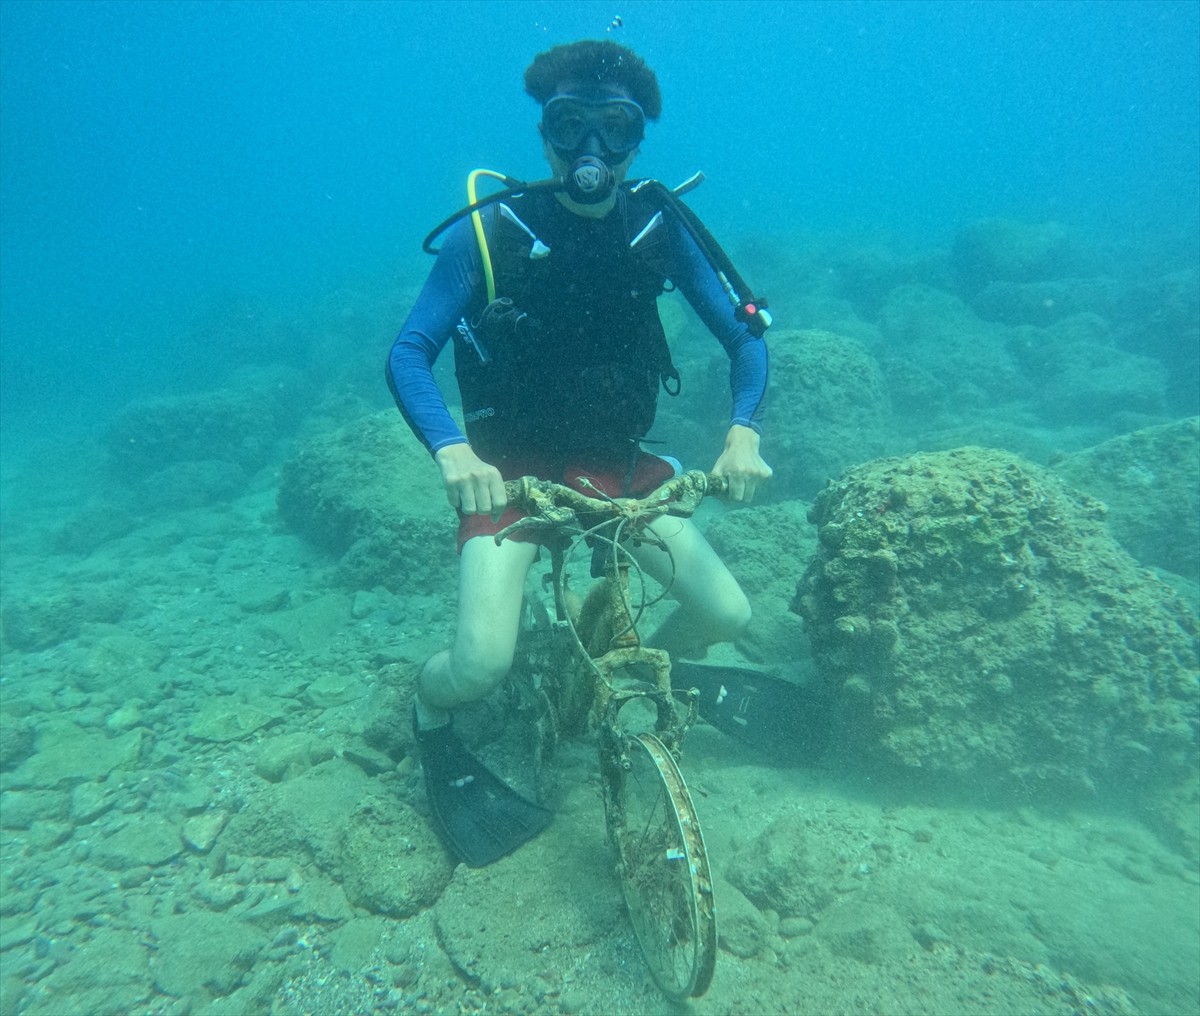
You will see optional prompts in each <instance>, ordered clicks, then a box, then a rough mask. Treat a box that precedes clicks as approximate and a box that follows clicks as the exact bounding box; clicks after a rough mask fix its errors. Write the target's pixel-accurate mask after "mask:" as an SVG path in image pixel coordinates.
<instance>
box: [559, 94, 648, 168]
mask: <svg viewBox="0 0 1200 1016" xmlns="http://www.w3.org/2000/svg"><path fill="white" fill-rule="evenodd" d="M645 133H646V115H645V114H644V113H643V112H642V107H641V106H639V105H638V104H637V103H636V102H634V101H633V100H632V99H619V98H606V99H598V100H588V99H581V98H579V97H578V96H575V95H556V96H554V98H552V99H551V100H550V101H549V102H547V103H546V105H545V106H544V107H543V108H542V136H543V137H544V138H545V139H546V141H547V142H549V144H550V147H551V148H553V149H555V150H556V151H558V152H560V153H563V154H575V153H578V152H579V151H580V150H581V149H582V148H583V147H584V144H585V142H586V141H587V139H588V137H589V136H590V135H595V136H596V138H597V139H598V140H599V141H600V144H602V145H603V146H604V148H605V149H607V150H608V152H610V153H612V154H613V155H621V156H624V155H628V154H629V153H630V152H632V151H633V150H634V149H635V148H637V146H638V145H640V144H641V142H642V138H643V136H644V135H645Z"/></svg>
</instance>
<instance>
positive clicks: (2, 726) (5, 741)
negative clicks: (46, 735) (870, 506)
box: [0, 713, 37, 772]
mask: <svg viewBox="0 0 1200 1016" xmlns="http://www.w3.org/2000/svg"><path fill="white" fill-rule="evenodd" d="M36 745H37V731H36V728H35V727H34V725H33V723H32V721H30V720H27V719H18V718H17V717H14V716H10V715H9V714H8V713H0V772H4V771H5V770H8V769H15V768H16V767H17V766H19V765H20V764H21V763H22V762H24V761H25V760H26V759H27V758H29V756H30V755H32V754H33V751H34V748H35V746H36Z"/></svg>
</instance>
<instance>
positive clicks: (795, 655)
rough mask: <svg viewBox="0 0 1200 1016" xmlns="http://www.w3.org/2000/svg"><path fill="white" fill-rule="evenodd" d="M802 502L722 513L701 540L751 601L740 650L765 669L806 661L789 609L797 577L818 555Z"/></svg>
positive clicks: (798, 629) (805, 644) (805, 645)
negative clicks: (706, 540)
mask: <svg viewBox="0 0 1200 1016" xmlns="http://www.w3.org/2000/svg"><path fill="white" fill-rule="evenodd" d="M807 513H808V505H806V504H804V503H803V502H801V501H785V502H784V503H783V504H772V505H757V506H754V507H750V508H740V509H738V510H737V511H730V512H726V513H725V514H724V515H722V516H720V517H719V518H718V519H716V520H715V521H714V522H713V523H712V524H711V525H709V527H708V529H707V530H705V535H706V536H707V537H708V541H709V543H711V544H712V546H713V549H714V550H716V552H717V553H718V554H720V555H721V560H723V561H725V562H726V563H727V564H728V566H729V570H730V571H731V572H733V575H734V577H735V578H736V579H737V580H738V584H739V585H740V586H741V587H742V589H743V590H745V593H746V595H747V596H748V597H749V598H750V604H751V606H752V608H753V611H754V613H753V617H752V619H751V622H750V626H749V628H748V629H747V630H746V631H745V632H744V633H743V634H742V635H741V636H740V637H739V639H738V642H737V647H738V649H739V650H740V651H741V652H742V653H743V654H744V655H746V656H747V657H748V658H749V659H751V660H754V661H756V662H758V663H763V664H783V663H786V664H795V663H797V662H799V661H800V660H802V659H807V657H808V639H807V636H806V635H805V634H804V632H803V631H802V630H801V625H800V619H799V618H797V617H796V615H795V614H792V613H791V612H790V611H788V609H787V605H788V603H789V602H790V601H791V598H792V594H793V593H794V592H795V588H796V576H797V575H799V574H800V573H801V572H802V571H803V570H804V568H805V566H806V565H807V564H808V562H809V559H810V558H811V557H812V555H813V553H814V552H815V550H816V543H817V540H816V530H815V528H814V527H813V526H812V524H811V523H809V522H808V520H807Z"/></svg>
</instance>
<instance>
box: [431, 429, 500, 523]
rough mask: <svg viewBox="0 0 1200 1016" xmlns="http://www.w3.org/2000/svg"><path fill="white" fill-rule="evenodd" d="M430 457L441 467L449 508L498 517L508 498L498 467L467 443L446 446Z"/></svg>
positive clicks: (493, 517) (471, 513)
mask: <svg viewBox="0 0 1200 1016" xmlns="http://www.w3.org/2000/svg"><path fill="white" fill-rule="evenodd" d="M433 458H434V461H435V462H437V464H438V466H439V468H440V469H441V470H442V483H443V484H445V486H446V500H448V501H449V502H450V506H451V507H452V508H458V509H459V510H461V511H462V513H463V514H464V515H491V517H492V519H493V520H496V519H499V518H500V513H501V512H503V511H504V508H505V506H506V505H507V504H508V498H507V497H506V496H505V493H504V478H503V477H502V476H501V475H500V470H499V469H497V468H496V467H495V466H489V465H488V464H487V463H486V462H484V461H483V459H481V458H480V457H479V456H478V455H476V454H475V452H474V451H473V450H472V448H471V446H470V445H469V444H452V445H446V446H445V447H444V448H439V449H438V450H437V451H436V452H434V455H433Z"/></svg>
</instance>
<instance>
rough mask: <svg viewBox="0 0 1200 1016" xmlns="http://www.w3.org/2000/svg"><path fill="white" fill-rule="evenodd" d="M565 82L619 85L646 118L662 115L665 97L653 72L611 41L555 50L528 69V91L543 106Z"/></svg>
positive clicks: (526, 83) (568, 44)
mask: <svg viewBox="0 0 1200 1016" xmlns="http://www.w3.org/2000/svg"><path fill="white" fill-rule="evenodd" d="M564 81H580V82H588V83H591V82H595V83H596V84H598V85H600V84H605V85H620V86H622V87H623V88H626V89H628V91H629V95H630V97H631V98H632V99H633V101H634V102H636V103H637V104H638V105H639V106H641V107H642V112H643V113H645V114H646V119H648V120H657V119H658V118H659V116H660V115H661V114H662V93H661V92H659V90H658V79H657V78H656V77H655V76H654V71H652V70H651V69H650V68H649V67H647V66H646V62H645V61H644V60H643V59H642V58H641V57H640V56H638V55H637V54H636V53H635V52H634V51H633V50H631V49H628V48H627V47H625V46H622V45H620V44H619V43H616V42H612V41H610V40H608V39H602V40H592V39H584V40H582V41H580V42H571V43H567V44H565V45H562V46H555V47H554V48H553V49H548V50H546V52H544V53H539V54H538V55H537V56H536V57H534V58H533V63H531V64H530V65H529V66H528V67H527V68H526V69H525V91H526V92H527V93H528V94H529V95H530V96H532V97H533V98H534V99H535V100H536V101H537V102H538V104H539V105H542V106H544V105H545V104H546V103H547V102H549V101H550V99H551V98H552V97H553V96H554V93H555V92H556V91H557V90H558V86H559V85H560V84H561V83H562V82H564Z"/></svg>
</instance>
